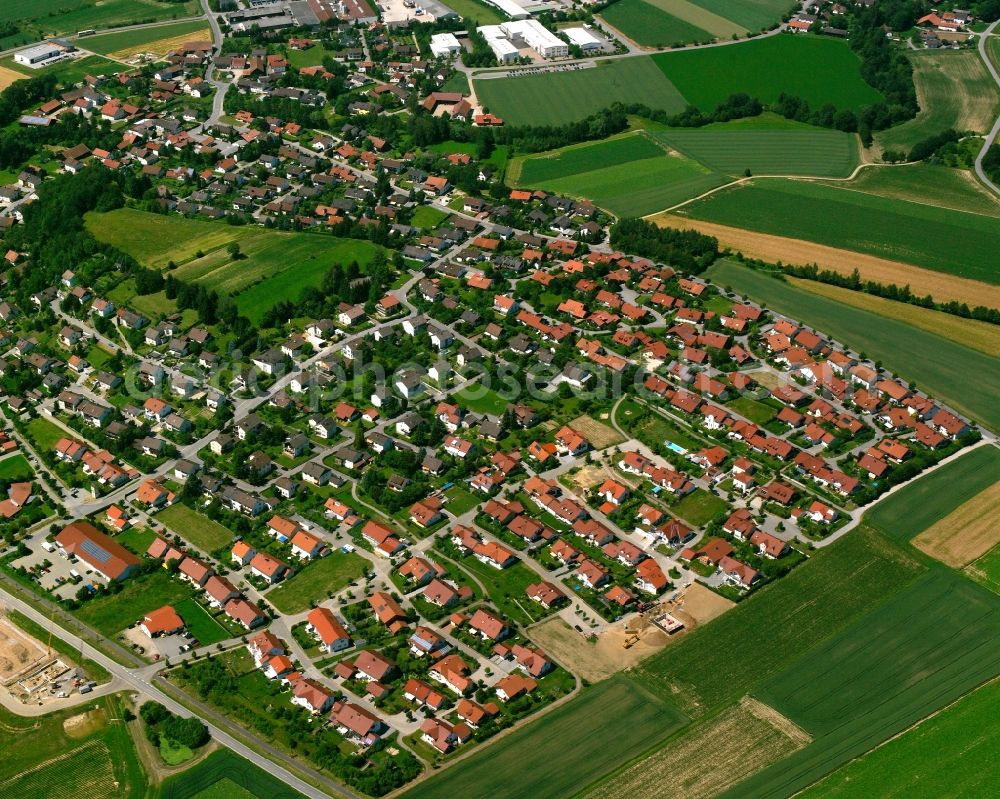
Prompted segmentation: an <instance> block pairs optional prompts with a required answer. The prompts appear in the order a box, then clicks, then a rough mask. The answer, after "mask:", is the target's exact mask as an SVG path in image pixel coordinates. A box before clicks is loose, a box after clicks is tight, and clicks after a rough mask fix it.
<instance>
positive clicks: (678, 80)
mask: <svg viewBox="0 0 1000 799" xmlns="http://www.w3.org/2000/svg"><path fill="white" fill-rule="evenodd" d="M727 5H728V3H727ZM651 58H652V59H653V61H654V62H655V63H656V64H657V66H659V68H660V69H661V70H663V73H664V74H665V75H666V76H667V78H668V79H669V80H670V81H671V82H672V83H673V85H674V86H676V87H677V90H678V91H679V92H680V93H681V94H682V95H683V97H684V99H685V100H687V101H688V102H689V103H691V104H692V105H696V106H697V107H698V108H700V109H702V110H704V111H710V110H712V109H714V108H715V107H716V106H717V105H719V104H720V103H722V102H723V101H725V100H726V99H727V98H728V97H729V95H731V94H734V93H736V92H746V93H747V94H749V95H750V96H751V97H756V98H757V99H758V100H760V101H761V102H762V103H773V102H775V101H776V100H777V99H778V95H779V94H781V93H782V92H784V93H786V94H791V95H795V96H798V97H801V98H803V99H805V100H807V101H808V102H809V104H810V105H811V106H813V107H816V108H818V107H820V106H822V105H823V104H824V103H833V105H834V106H836V107H837V108H838V109H839V108H851V109H856V108H860V107H862V106H865V105H868V104H871V103H874V102H878V101H879V100H880V99H881V95H880V94H879V93H878V92H877V91H876V90H875V89H873V88H872V87H871V86H869V85H868V84H867V83H866V82H865V81H864V79H863V78H862V77H861V61H860V59H859V58H858V57H857V56H856V55H855V54H854V53H853V52H851V49H850V48H849V47H848V45H847V43H846V42H843V41H838V40H835V39H829V38H821V37H818V36H795V35H792V34H788V35H782V36H770V37H768V38H766V39H757V40H754V41H750V42H740V43H739V44H736V45H732V46H726V47H707V48H701V49H696V50H677V51H674V52H669V53H657V54H656V55H654V56H651ZM630 60H638V59H630Z"/></svg>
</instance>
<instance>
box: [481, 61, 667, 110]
mask: <svg viewBox="0 0 1000 799" xmlns="http://www.w3.org/2000/svg"><path fill="white" fill-rule="evenodd" d="M473 80H474V82H475V86H476V96H477V97H478V98H479V101H480V102H481V103H482V104H483V105H484V106H485V107H486V108H487V109H488V110H489V111H490V112H491V113H494V114H497V115H498V116H500V117H503V119H504V120H505V121H506V122H507V123H508V124H510V125H563V124H565V123H567V122H573V121H575V120H578V119H583V118H584V117H586V116H589V115H590V114H593V113H595V112H597V111H600V110H602V109H604V108H607V107H608V106H610V105H611V104H612V103H614V102H620V103H645V104H646V105H648V106H649V107H650V108H662V109H663V110H665V111H667V112H669V113H672V114H675V113H679V112H680V111H683V110H684V107H685V105H686V102H685V100H684V97H682V96H681V93H680V92H679V91H678V90H677V89H676V88H675V87H674V85H673V84H672V83H671V82H670V81H669V80H668V79H667V78H666V76H665V75H664V73H663V72H662V70H660V69H658V68H657V66H656V64H655V63H653V61H652V59H650V58H620V59H616V60H614V61H604V62H601V63H600V64H599V65H598V66H596V67H593V68H591V69H578V70H571V71H566V72H545V73H542V74H539V75H524V76H519V77H514V78H502V79H498V78H484V77H478V78H477V77H475V76H473Z"/></svg>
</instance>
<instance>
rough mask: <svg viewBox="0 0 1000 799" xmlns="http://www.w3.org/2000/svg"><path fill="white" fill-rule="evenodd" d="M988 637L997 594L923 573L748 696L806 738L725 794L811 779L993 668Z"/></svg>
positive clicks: (995, 652) (999, 614)
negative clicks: (782, 717)
mask: <svg viewBox="0 0 1000 799" xmlns="http://www.w3.org/2000/svg"><path fill="white" fill-rule="evenodd" d="M997 640H1000V597H998V596H996V595H994V594H991V593H989V592H988V591H985V590H983V589H982V588H980V587H979V586H977V585H974V584H973V583H970V582H969V581H967V580H965V579H963V578H962V577H960V576H958V575H957V574H955V573H954V572H952V571H950V570H948V569H945V568H943V567H936V568H934V569H932V570H930V571H929V572H928V573H927V574H926V575H925V576H924V577H922V578H921V579H919V580H917V581H916V582H914V583H913V584H911V585H910V586H908V587H906V588H904V589H903V590H902V591H900V592H899V593H898V594H896V595H895V596H894V597H892V598H890V599H889V600H888V601H887V602H885V604H883V605H881V606H880V607H878V608H875V609H874V610H872V611H871V612H870V613H868V614H867V615H865V616H863V617H862V618H860V619H858V620H857V621H856V622H855V623H854V624H852V625H851V626H850V627H848V628H847V629H845V630H843V631H841V632H839V633H838V634H836V635H834V636H833V637H832V638H830V639H828V640H827V641H825V642H824V643H823V644H821V645H819V646H817V647H816V648H814V649H812V650H811V651H810V652H808V653H807V654H805V655H804V656H802V657H801V658H799V659H797V660H794V661H792V662H791V663H789V664H788V665H787V667H786V668H785V670H783V671H781V672H779V673H776V674H772V675H771V676H770V677H769V678H768V679H767V680H766V681H765V682H764V683H763V684H762V685H761V686H760V687H759V688H758V689H757V690H756V691H755V692H754V694H755V696H756V697H757V698H758V699H760V700H761V701H764V702H766V703H768V704H769V705H771V706H772V707H774V708H775V709H776V710H778V711H779V712H780V713H782V714H784V715H785V716H787V717H788V718H790V719H791V720H792V721H793V722H795V723H796V724H798V725H799V726H800V727H802V728H804V729H805V730H806V731H808V732H809V733H810V734H812V735H813V736H814V739H815V740H814V741H813V743H811V744H810V745H808V746H806V747H805V748H804V749H801V750H799V751H798V752H796V753H795V754H793V755H791V756H790V757H788V758H785V759H784V760H781V761H779V762H778V763H776V764H775V765H773V766H771V767H769V768H767V769H765V770H763V771H761V772H759V773H758V774H756V775H754V776H753V777H751V778H749V779H748V780H746V781H744V782H743V783H741V784H740V785H737V786H736V787H734V788H733V789H732V790H731V791H729V792H728V794H726V796H728V797H732V798H733V799H735V797H742V798H747V797H757V796H759V797H771V796H779V795H780V796H789V795H792V794H794V793H795V792H796V791H798V790H800V789H802V788H804V787H806V786H808V785H811V784H812V783H814V782H815V781H816V780H817V779H819V778H821V777H823V776H824V775H826V774H828V773H830V771H832V770H833V769H835V768H838V767H839V766H841V765H842V764H844V763H846V762H847V761H849V760H850V759H852V758H855V757H858V756H860V755H862V754H864V753H865V752H868V751H869V750H871V749H872V748H873V747H874V746H876V745H877V744H879V743H881V742H882V741H884V740H886V739H888V738H890V737H891V736H893V735H895V734H897V733H899V732H900V731H902V730H905V729H907V728H908V727H910V726H911V725H913V724H915V723H917V722H918V721H919V720H920V719H922V718H925V717H927V716H928V715H930V714H931V713H933V712H935V711H936V710H938V709H940V708H941V707H943V706H946V705H948V704H949V703H951V702H953V701H955V700H957V699H959V698H960V697H961V696H963V695H964V694H965V693H967V692H968V691H971V690H973V689H974V688H976V687H977V686H979V685H980V684H982V683H983V682H985V681H988V680H991V679H993V678H994V677H996V676H997V674H1000V647H997V646H996V642H997Z"/></svg>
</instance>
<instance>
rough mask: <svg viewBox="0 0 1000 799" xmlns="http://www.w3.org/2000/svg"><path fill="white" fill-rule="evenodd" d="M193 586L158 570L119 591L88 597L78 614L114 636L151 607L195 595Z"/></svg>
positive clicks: (109, 635)
mask: <svg viewBox="0 0 1000 799" xmlns="http://www.w3.org/2000/svg"><path fill="white" fill-rule="evenodd" d="M193 590H194V589H193V588H192V587H191V585H190V584H189V583H186V582H183V581H182V580H180V579H179V578H177V577H173V576H171V575H169V574H167V572H166V571H156V572H153V573H152V574H146V575H142V576H139V577H133V578H132V579H129V580H126V581H125V582H124V583H123V587H122V589H121V591H119V592H118V593H117V594H110V595H108V596H101V597H97V598H95V599H91V600H88V601H87V602H85V603H84V604H83V605H82V606H81V607H80V609H79V610H77V611H76V615H77V616H78V617H79V618H80V619H81V621H83V622H85V623H86V624H89V625H90V626H91V627H93V628H94V629H96V630H98V631H100V632H102V633H104V634H105V635H106V636H108V637H109V638H114V637H115V636H116V635H117V634H118V633H120V632H121V631H122V630H124V629H125V628H126V627H130V626H131V625H132V624H134V623H135V622H137V621H138V620H139V619H141V618H142V617H143V616H145V615H146V614H147V613H149V611H151V610H156V609H157V608H162V607H163V606H164V605H176V604H177V603H178V602H180V601H181V600H182V599H186V598H187V597H189V596H191V594H192V593H193Z"/></svg>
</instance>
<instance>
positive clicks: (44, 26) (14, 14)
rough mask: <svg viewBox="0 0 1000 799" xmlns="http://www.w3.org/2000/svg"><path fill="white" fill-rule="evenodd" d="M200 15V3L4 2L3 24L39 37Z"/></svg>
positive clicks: (131, 0)
mask: <svg viewBox="0 0 1000 799" xmlns="http://www.w3.org/2000/svg"><path fill="white" fill-rule="evenodd" d="M200 13H201V11H200V6H199V4H198V2H197V0H183V2H180V3H163V2H158V1H157V0H5V1H4V2H3V3H0V22H18V23H24V25H25V27H29V28H30V29H31V30H33V31H39V32H40V35H41V34H46V35H50V34H65V33H76V32H77V31H80V30H85V29H87V28H113V27H118V26H122V25H135V24H138V23H141V22H154V21H156V20H161V19H179V18H182V17H191V16H195V15H197V14H200ZM81 44H82V43H81Z"/></svg>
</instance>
